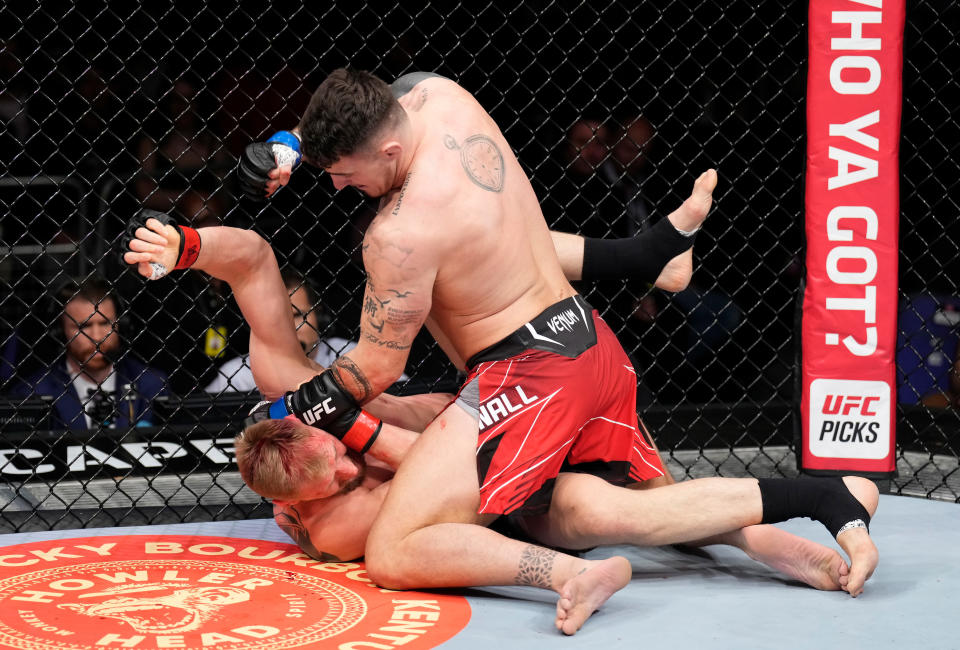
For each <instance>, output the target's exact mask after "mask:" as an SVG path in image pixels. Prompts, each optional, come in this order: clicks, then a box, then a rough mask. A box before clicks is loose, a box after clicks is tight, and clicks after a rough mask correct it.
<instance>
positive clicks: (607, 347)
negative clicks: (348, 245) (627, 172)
mask: <svg viewBox="0 0 960 650" xmlns="http://www.w3.org/2000/svg"><path fill="white" fill-rule="evenodd" d="M299 131H300V136H301V137H302V138H303V144H302V146H303V153H304V157H305V159H306V160H307V161H308V162H312V163H314V164H316V165H318V166H320V167H322V168H324V169H326V170H327V171H328V172H329V173H330V175H331V177H332V178H333V179H334V184H335V185H336V186H337V187H338V188H341V187H344V186H346V185H353V186H356V187H358V188H360V189H361V190H363V191H365V192H366V193H368V194H370V195H373V196H383V197H384V199H383V201H382V202H381V208H380V211H379V214H378V217H377V218H376V219H375V220H374V222H373V223H372V224H371V226H370V228H369V229H368V230H367V233H366V237H365V240H364V264H365V268H366V271H367V274H368V281H367V288H366V295H365V315H364V318H363V320H362V322H361V340H360V344H359V345H358V346H357V348H355V349H354V350H353V351H352V352H351V353H349V354H348V355H346V356H345V357H342V358H341V359H340V360H338V361H337V362H336V363H335V364H334V365H333V366H331V368H330V369H329V370H328V371H326V372H324V373H322V374H320V375H319V376H317V377H315V378H313V379H310V380H309V381H306V382H305V383H303V384H302V385H301V386H300V387H299V388H298V389H297V390H296V391H293V392H291V393H288V394H287V395H285V396H284V398H283V399H282V400H280V401H278V402H276V403H274V404H273V405H271V406H269V408H265V409H264V412H263V413H262V414H261V415H262V416H264V417H269V416H273V417H285V416H286V415H288V414H293V415H295V416H296V417H297V418H299V419H301V420H302V421H304V422H305V423H309V424H315V425H316V426H318V427H320V428H323V429H324V430H326V431H329V432H330V433H333V434H334V435H335V436H337V437H339V438H341V439H343V440H345V441H346V443H347V444H348V446H351V447H354V448H356V449H359V450H361V451H363V450H367V449H369V450H372V445H374V444H376V440H377V435H378V433H380V431H381V428H382V427H381V426H380V424H379V422H378V421H377V419H376V418H374V417H372V416H371V415H370V414H368V413H367V412H365V411H363V410H362V409H361V408H360V406H359V405H360V404H364V403H367V402H369V401H371V400H372V399H373V398H374V397H376V396H377V395H379V394H380V393H382V391H383V389H384V388H386V387H387V386H389V385H390V384H391V383H393V381H394V380H395V379H396V378H397V377H398V376H399V374H400V372H402V369H403V367H404V365H405V363H406V358H407V354H408V351H409V346H410V342H411V341H412V339H413V337H414V336H415V334H416V332H417V331H418V330H419V328H420V327H421V326H422V325H424V324H427V325H428V328H429V329H430V330H431V332H432V333H433V334H434V336H435V337H436V338H437V339H438V341H439V342H440V344H441V346H442V347H443V348H444V350H445V351H446V352H447V353H448V355H449V356H450V357H451V359H453V360H454V361H459V362H460V363H461V364H462V363H463V360H465V359H466V360H469V361H468V362H467V366H468V367H469V368H470V370H471V374H470V375H469V377H468V381H467V383H466V384H465V386H464V389H463V390H461V392H460V394H459V396H458V399H457V402H456V403H455V404H453V405H451V406H449V407H448V408H447V409H445V410H444V411H443V412H442V413H441V414H440V415H439V416H438V417H437V418H436V419H435V420H434V421H433V422H432V423H431V424H430V425H429V426H428V427H427V429H426V430H425V432H424V434H423V435H422V436H420V437H419V438H418V439H417V441H416V443H415V444H414V446H413V447H412V448H411V449H410V451H409V452H408V453H407V455H406V456H405V458H404V463H403V464H402V466H401V467H400V469H399V470H398V471H397V473H396V475H395V478H394V480H393V482H392V487H391V489H390V490H389V492H388V494H387V497H386V499H385V500H384V504H383V506H382V508H381V511H380V513H379V515H378V517H377V520H376V522H375V524H374V526H373V528H372V529H371V532H370V536H369V537H368V539H367V545H366V560H367V569H368V571H369V572H370V574H371V576H372V577H373V578H374V579H375V580H376V581H377V582H379V583H380V584H381V585H383V586H387V587H393V588H399V589H408V588H431V587H453V586H472V585H477V586H479V585H493V584H517V583H521V584H532V585H535V586H540V587H544V588H551V589H554V590H556V591H557V592H558V593H560V595H561V598H560V601H559V603H558V620H557V624H558V627H559V628H560V629H562V630H563V631H564V632H565V633H568V634H572V633H573V632H575V631H576V630H577V629H579V627H580V626H581V625H582V624H583V622H584V621H585V620H586V618H587V617H588V616H589V615H590V614H591V613H592V612H593V611H594V609H596V607H597V606H599V604H601V603H602V602H604V601H605V600H606V599H607V598H608V597H609V596H610V595H611V594H612V593H614V592H615V591H616V590H617V589H619V588H621V587H622V586H623V585H624V584H625V583H626V581H627V580H629V575H630V569H629V564H628V563H626V561H625V560H624V559H622V558H619V559H618V558H611V559H610V560H604V561H602V562H599V563H593V564H591V563H587V562H585V561H583V560H580V559H578V558H572V557H569V556H564V555H562V554H559V553H554V552H550V551H546V550H545V549H537V548H536V547H532V546H531V545H527V544H524V543H522V542H518V541H516V540H510V539H507V538H505V537H502V536H500V535H498V534H496V533H494V532H493V531H491V530H489V529H487V528H484V527H483V524H485V523H488V522H489V521H491V520H492V519H494V518H496V517H497V516H498V515H501V514H508V513H513V512H520V513H523V514H530V515H536V514H540V513H544V512H546V511H547V509H548V507H549V504H550V494H551V488H553V487H554V483H555V481H554V479H556V477H557V474H558V473H559V471H560V469H561V468H563V469H565V470H567V471H577V470H578V469H581V470H582V469H584V468H586V467H596V466H597V464H599V465H601V466H603V469H604V470H605V471H604V472H601V473H602V475H603V476H604V477H605V478H608V479H610V480H615V481H619V482H621V483H624V482H628V481H631V480H638V479H643V478H646V477H648V476H651V475H653V474H662V473H663V472H662V468H659V467H657V465H656V464H655V463H658V462H659V461H658V459H656V455H655V454H652V456H650V457H647V456H646V455H645V454H644V453H643V452H642V451H641V450H640V449H639V447H642V445H639V444H636V440H637V438H639V434H638V430H637V424H636V412H635V404H634V396H635V387H636V383H635V382H636V380H635V377H634V376H632V375H631V371H632V369H630V368H629V363H628V362H627V359H626V356H625V355H624V353H623V351H622V349H621V348H620V347H619V344H618V343H617V342H616V339H615V338H614V337H613V335H612V333H611V332H610V331H609V328H607V327H606V325H605V324H604V323H603V322H602V321H601V320H600V319H599V316H598V315H597V314H596V313H595V312H594V311H593V310H592V309H591V308H590V307H589V305H587V304H586V303H585V302H584V301H583V300H582V298H580V297H579V296H576V295H575V292H574V291H573V289H572V288H571V287H570V285H569V284H568V283H567V281H566V279H565V278H564V276H563V273H562V269H561V266H560V263H559V261H558V259H557V257H556V254H555V253H554V251H553V244H552V241H551V238H550V235H549V232H548V230H547V228H546V224H545V222H544V220H543V217H542V215H541V213H540V210H539V205H538V204H537V201H536V197H535V196H534V194H533V191H532V189H531V188H530V185H529V182H528V181H527V179H526V177H525V175H524V174H523V171H522V169H521V168H520V166H519V164H518V163H517V161H516V159H515V158H514V157H513V156H512V154H511V152H510V149H509V147H508V146H507V144H506V142H505V141H504V139H503V136H502V135H501V134H500V132H499V129H498V128H497V127H496V124H495V123H494V122H493V121H492V119H491V118H490V117H489V116H488V115H487V114H486V113H485V112H484V111H483V109H482V108H481V107H480V106H479V104H477V103H476V101H475V100H474V99H473V98H472V96H470V95H469V93H467V92H466V91H464V90H463V89H462V88H460V87H459V86H457V85H456V84H454V83H453V82H451V81H449V80H446V79H442V78H430V77H428V78H424V79H422V80H419V81H418V83H416V84H415V85H414V86H413V88H412V90H411V91H410V92H408V93H407V94H406V95H404V96H402V97H401V100H400V102H398V101H397V100H396V99H394V97H393V95H392V94H391V92H390V89H389V87H387V85H386V84H384V83H383V82H382V81H380V80H379V79H376V78H375V77H373V76H372V75H368V74H365V73H359V72H354V71H346V70H340V71H336V72H334V73H333V74H332V75H331V76H330V77H328V79H327V80H325V81H324V83H323V84H321V86H320V88H319V89H318V91H317V93H316V94H315V95H314V98H313V99H312V100H311V104H310V106H309V107H308V109H307V113H306V115H305V117H304V119H303V120H302V121H301V124H300V129H299ZM291 137H293V138H296V136H291ZM289 144H291V145H294V144H297V143H295V142H293V141H292V140H291V141H290V142H289ZM290 162H293V161H290ZM285 166H286V165H285ZM271 173H272V174H273V177H274V179H276V178H277V177H278V174H277V173H275V172H271ZM705 176H706V178H707V179H708V182H709V180H711V179H712V181H713V182H715V174H713V172H708V173H707V174H706V175H705ZM701 178H702V179H703V178H704V177H701ZM681 229H684V228H682V226H681ZM138 232H139V231H138ZM186 250H188V251H190V250H194V246H192V245H188V246H187V247H186ZM128 261H134V260H131V259H129V258H128ZM561 322H563V323H566V326H562V325H561V324H560V323H561ZM551 324H552V325H553V327H551ZM548 331H549V334H550V335H548ZM251 351H252V352H253V345H251ZM298 381H299V380H298ZM518 386H522V387H526V389H527V390H525V395H527V396H536V398H537V399H534V398H533V397H531V404H533V406H530V408H526V409H524V410H523V412H522V413H521V414H518V415H517V416H516V417H511V418H507V419H505V420H504V421H503V422H499V423H493V424H495V426H490V424H489V423H488V424H486V425H485V426H484V429H485V430H484V431H483V435H482V436H481V437H480V439H479V441H478V429H479V426H480V424H479V417H480V414H479V407H480V405H481V404H482V403H483V402H485V401H486V400H488V399H490V398H492V397H495V396H497V395H498V394H499V393H500V391H501V390H502V389H504V388H505V387H509V388H514V387H518ZM549 386H553V387H554V389H553V390H552V391H551V392H544V389H545V388H547V387H549ZM531 387H536V388H535V390H534V389H532V388H531ZM578 387H580V388H579V389H578ZM565 388H566V389H567V390H566V391H564V389H565ZM571 389H573V390H571ZM541 393H542V394H541ZM533 423H536V424H537V429H536V431H535V432H534V431H533V429H532V425H533ZM504 425H509V426H504ZM478 444H479V446H480V447H481V454H484V453H485V452H486V450H485V449H484V447H487V448H493V449H492V453H490V454H488V456H489V458H490V462H489V464H487V466H486V467H485V468H482V469H484V470H485V471H483V475H482V476H481V477H480V479H479V481H478V476H477V461H476V454H477V447H478ZM716 480H719V479H714V480H712V481H716ZM851 480H853V479H847V484H849V482H850V481H851ZM598 481H599V479H598ZM730 481H731V482H727V483H724V484H723V486H719V485H716V486H715V485H712V484H710V485H707V484H704V483H700V482H695V481H691V482H687V483H683V484H677V485H674V486H669V487H666V488H662V489H658V490H649V491H641V492H636V491H626V490H624V491H622V492H623V493H625V494H628V495H630V503H629V504H627V503H626V501H625V500H624V499H625V497H624V498H618V497H612V498H611V500H610V501H609V503H606V502H603V500H601V502H600V503H598V502H597V499H596V492H595V491H594V490H592V489H591V490H584V489H573V490H565V492H566V493H567V494H566V495H565V498H568V499H569V500H568V501H567V504H568V508H569V509H570V513H569V514H570V515H571V519H570V520H569V521H572V522H579V523H578V524H569V525H570V526H575V525H579V524H582V523H583V522H584V521H589V522H590V523H589V525H586V526H584V529H585V530H586V529H589V530H590V531H591V532H593V533H594V535H595V536H596V537H598V538H602V537H603V536H604V533H605V531H604V530H603V529H595V528H594V526H593V523H594V522H593V519H594V517H593V515H594V514H597V513H598V511H600V512H599V514H602V515H604V517H606V516H607V515H608V514H609V513H608V512H603V511H605V510H606V509H607V508H608V507H609V508H611V509H612V511H613V512H614V514H615V512H616V511H617V510H618V509H623V508H624V506H625V505H626V506H627V507H629V508H630V509H631V511H632V512H644V513H645V514H646V513H650V515H651V518H652V520H653V521H655V522H656V525H655V526H654V528H655V529H656V530H654V531H650V530H648V531H647V533H648V534H649V535H650V537H651V539H653V540H656V541H654V542H653V543H666V542H667V541H670V540H671V539H672V538H674V537H676V536H678V535H679V536H681V537H683V536H685V537H686V538H687V539H690V538H691V533H692V532H693V531H696V532H693V533H692V534H693V537H707V536H711V535H716V534H719V533H722V532H724V531H729V530H732V529H737V528H740V527H742V526H744V525H749V524H754V523H760V522H767V521H779V520H781V519H782V518H785V517H792V516H800V515H804V516H806V515H815V516H818V517H819V518H820V520H821V521H824V523H826V524H827V525H828V528H830V529H831V532H832V533H834V535H836V536H837V539H838V542H839V543H840V544H841V546H843V547H844V549H845V550H846V551H847V553H848V555H850V557H851V560H852V566H851V569H850V573H849V575H848V576H847V585H846V588H847V589H848V590H849V591H850V593H852V594H853V595H856V594H857V593H859V591H860V590H861V589H862V585H863V582H864V581H865V580H866V578H867V577H868V576H869V574H870V572H872V570H873V567H874V566H875V565H876V549H875V547H874V546H873V543H872V541H871V540H870V538H869V535H868V534H867V530H866V523H865V521H864V520H869V513H868V511H867V510H868V509H870V504H869V499H864V502H865V504H866V505H867V506H868V507H867V508H866V509H865V508H864V504H861V502H860V501H858V500H857V499H856V498H854V497H853V496H852V495H851V494H850V492H849V491H847V489H846V488H845V487H844V484H843V483H840V484H839V485H838V483H837V482H832V481H817V480H804V481H789V480H784V481H766V482H765V481H763V480H761V481H759V482H758V481H755V480H752V479H743V480H736V479H732V480H730ZM557 487H559V484H558V485H557ZM871 487H872V485H871ZM668 492H669V493H670V494H669V496H667V493H668ZM673 495H676V496H675V497H674V496H673ZM875 495H876V490H875V488H873V496H874V497H875ZM611 496H612V495H611ZM641 496H646V498H645V499H640V500H639V501H636V500H634V499H636V498H637V497H641ZM664 500H666V502H669V503H671V504H676V505H678V506H679V508H675V507H674V506H673V505H670V506H665V505H664V503H663V501H664ZM696 504H699V505H704V504H709V507H708V508H707V512H702V511H698V509H697V508H693V507H692V506H694V505H696ZM478 513H479V514H478ZM577 515H579V517H578V516H577ZM607 521H608V522H609V521H616V519H615V518H610V519H607ZM478 524H479V525H478ZM618 525H619V524H618ZM597 530H600V532H599V533H598V532H596V531H597ZM564 532H565V531H564V530H562V529H561V530H551V529H546V530H544V531H543V533H544V534H545V535H551V534H552V535H556V537H557V538H558V539H562V538H563V535H564ZM551 541H552V540H551ZM676 541H679V540H676ZM561 543H562V542H561Z"/></svg>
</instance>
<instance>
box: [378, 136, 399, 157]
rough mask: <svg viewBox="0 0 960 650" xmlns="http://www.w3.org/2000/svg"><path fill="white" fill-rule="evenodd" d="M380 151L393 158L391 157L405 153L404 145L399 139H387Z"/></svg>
mask: <svg viewBox="0 0 960 650" xmlns="http://www.w3.org/2000/svg"><path fill="white" fill-rule="evenodd" d="M380 153H382V154H383V155H384V156H386V157H387V158H391V159H395V158H399V157H400V154H401V153H403V145H402V144H400V143H399V142H398V141H397V140H387V141H386V142H384V143H383V145H382V146H381V147H380Z"/></svg>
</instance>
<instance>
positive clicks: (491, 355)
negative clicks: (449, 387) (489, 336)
mask: <svg viewBox="0 0 960 650" xmlns="http://www.w3.org/2000/svg"><path fill="white" fill-rule="evenodd" d="M596 343H597V330H596V328H595V327H594V325H593V307H591V306H590V304H589V303H588V302H587V301H586V300H584V299H583V298H582V297H581V296H580V295H574V296H570V297H569V298H564V299H563V300H561V301H560V302H556V303H554V304H552V305H550V306H549V307H547V308H546V309H544V310H543V311H542V312H541V313H540V314H539V315H538V316H536V317H535V318H533V319H531V320H530V321H528V322H526V323H524V324H523V325H521V326H520V327H518V328H517V329H516V330H515V331H514V332H513V333H512V334H509V335H507V336H506V337H504V338H503V339H501V340H500V341H499V342H497V343H494V344H493V345H491V346H490V347H488V348H484V349H483V350H480V352H477V353H476V354H475V355H473V356H472V357H470V359H469V360H468V361H467V368H469V369H471V370H472V369H473V368H475V367H476V366H477V365H478V364H481V363H483V362H484V361H499V360H501V359H509V358H510V357H514V356H516V355H518V354H520V353H521V352H524V351H526V350H543V351H545V352H553V353H556V354H559V355H561V356H564V357H568V358H570V359H575V358H577V357H578V356H580V355H581V354H582V353H583V352H584V350H587V349H589V348H591V347H593V346H594V345H596Z"/></svg>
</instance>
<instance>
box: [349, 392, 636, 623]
mask: <svg viewBox="0 0 960 650" xmlns="http://www.w3.org/2000/svg"><path fill="white" fill-rule="evenodd" d="M476 439H477V422H476V420H474V419H473V418H472V417H470V416H469V415H467V414H466V413H465V412H464V411H463V410H462V409H460V408H459V407H458V406H455V405H454V406H451V407H449V408H448V409H447V410H446V411H444V412H443V413H441V414H440V416H439V417H438V418H437V419H436V420H435V421H434V422H433V423H432V424H431V425H430V426H429V427H428V428H427V430H426V431H425V432H424V433H423V435H422V436H421V437H420V438H419V439H418V440H417V442H416V444H415V445H414V446H413V447H412V448H411V450H410V452H409V453H408V455H407V456H406V458H405V459H404V461H403V464H402V465H401V466H400V469H399V470H398V471H397V474H396V476H395V477H394V479H393V482H392V484H391V486H390V491H389V493H388V494H387V497H386V500H385V501H384V505H383V508H382V509H381V512H380V515H379V516H378V517H377V520H376V522H375V523H374V525H373V527H372V529H371V531H370V535H369V537H368V538H367V547H366V561H367V571H368V572H369V573H370V576H371V578H373V580H374V581H375V582H377V583H378V584H380V585H381V586H384V587H388V588H391V589H414V588H437V587H466V586H483V585H528V586H533V587H540V588H542V589H552V590H553V591H555V592H557V593H558V594H562V595H563V602H562V603H560V604H559V605H558V609H557V617H558V624H557V626H558V628H559V629H561V630H562V631H563V632H565V633H566V634H573V633H574V632H576V631H577V630H578V629H579V628H580V626H581V625H583V623H584V622H585V621H586V619H587V618H588V617H589V616H590V615H591V614H592V613H593V611H594V610H595V609H596V608H597V607H599V606H600V605H601V604H603V603H604V602H605V601H606V600H607V599H608V598H609V597H610V596H611V595H612V594H613V593H615V592H616V591H618V590H619V589H621V588H623V586H624V585H626V584H627V582H629V580H630V575H631V568H630V563H629V562H628V561H627V560H626V559H625V558H610V559H608V560H602V561H599V562H591V561H588V560H583V559H581V558H576V557H573V556H570V555H566V554H563V553H558V552H556V551H551V550H547V549H543V548H540V547H536V546H532V545H530V544H526V543H523V542H518V541H516V540H512V539H508V538H506V537H503V536H502V535H499V534H497V533H495V532H493V531H492V530H489V529H487V528H484V527H483V526H482V525H478V524H483V523H487V521H486V520H485V518H483V517H481V516H479V515H477V514H476V513H477V508H478V505H479V488H478V482H477V473H476V457H475V452H476ZM486 519H489V517H487V518H486ZM561 617H562V620H561Z"/></svg>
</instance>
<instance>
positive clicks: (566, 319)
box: [547, 309, 580, 334]
mask: <svg viewBox="0 0 960 650" xmlns="http://www.w3.org/2000/svg"><path fill="white" fill-rule="evenodd" d="M579 322H580V317H579V316H577V314H576V312H574V311H573V310H572V309H566V310H564V311H562V312H560V313H559V314H557V315H555V316H552V317H550V318H549V319H548V320H547V327H549V328H550V331H551V332H553V333H554V334H558V333H560V332H572V331H573V326H574V325H576V324H577V323H579Z"/></svg>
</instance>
